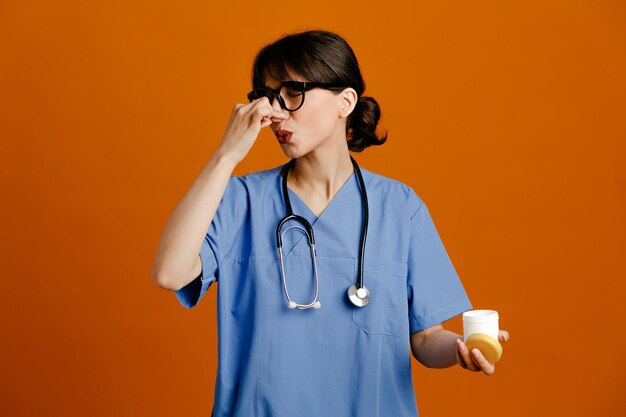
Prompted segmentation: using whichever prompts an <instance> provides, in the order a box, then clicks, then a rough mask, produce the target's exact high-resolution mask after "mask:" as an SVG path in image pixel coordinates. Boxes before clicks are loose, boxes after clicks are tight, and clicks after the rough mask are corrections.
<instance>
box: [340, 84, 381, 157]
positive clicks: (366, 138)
mask: <svg viewBox="0 0 626 417" xmlns="http://www.w3.org/2000/svg"><path fill="white" fill-rule="evenodd" d="M379 120H380V107H379V106H378V102H377V101H376V99H374V98H373V97H369V96H360V97H359V99H358V101H357V103H356V105H355V108H354V110H353V111H352V113H350V115H349V116H348V121H347V123H346V131H347V132H348V134H349V138H348V149H350V150H351V151H353V152H361V151H363V150H364V149H365V148H367V147H368V146H372V145H382V144H383V143H385V142H386V141H387V133H385V134H384V135H383V136H381V137H378V136H377V135H376V126H377V125H378V121H379Z"/></svg>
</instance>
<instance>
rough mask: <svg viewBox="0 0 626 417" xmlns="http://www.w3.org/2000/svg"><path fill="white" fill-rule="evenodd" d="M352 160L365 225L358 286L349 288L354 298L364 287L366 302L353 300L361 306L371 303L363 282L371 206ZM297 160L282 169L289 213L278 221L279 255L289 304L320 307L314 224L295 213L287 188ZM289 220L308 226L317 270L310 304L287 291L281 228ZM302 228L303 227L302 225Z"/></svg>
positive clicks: (360, 176)
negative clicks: (304, 302) (293, 299)
mask: <svg viewBox="0 0 626 417" xmlns="http://www.w3.org/2000/svg"><path fill="white" fill-rule="evenodd" d="M350 160H351V162H352V166H353V167H354V172H355V173H356V177H357V180H358V182H359V187H360V189H361V203H362V206H363V225H362V227H361V240H360V252H359V264H358V276H357V285H356V286H354V285H353V286H352V287H351V288H350V289H349V296H350V294H353V295H351V296H350V299H351V300H352V298H353V297H356V295H354V294H360V293H361V292H360V291H359V292H358V293H357V291H358V290H360V289H361V288H363V290H361V291H364V293H365V294H367V300H366V302H365V303H359V302H358V301H359V299H358V298H357V299H356V300H357V301H354V300H352V302H353V303H354V304H355V305H357V306H359V307H360V306H363V305H367V304H368V303H369V291H367V288H365V287H364V282H363V260H364V258H365V241H366V239H367V228H368V222H369V207H368V201H367V191H366V190H365V181H363V175H362V174H361V169H360V168H359V165H358V164H357V163H356V161H355V160H354V158H353V157H352V156H350ZM295 161H296V160H295V158H292V159H291V160H290V161H289V162H288V163H286V164H285V165H284V166H283V168H282V171H281V172H282V177H283V178H282V192H283V199H284V202H285V207H286V209H287V215H286V216H285V217H283V218H282V219H281V220H280V222H279V223H278V226H277V227H276V246H277V248H278V255H279V259H280V267H281V277H282V281H283V290H284V292H285V296H286V297H287V300H289V306H290V307H291V308H294V307H295V308H298V309H305V308H311V307H317V308H319V306H320V304H319V302H318V301H317V295H318V288H319V282H318V277H317V262H316V259H315V258H316V257H315V236H314V233H313V226H312V225H311V223H309V221H308V220H307V219H306V218H304V217H302V216H299V215H297V214H294V212H293V208H292V206H291V200H290V198H289V190H288V188H287V176H288V173H289V170H290V169H291V168H292V166H293V164H294V163H295ZM289 220H295V221H297V222H298V223H300V224H301V225H303V226H304V227H305V228H306V229H305V233H306V235H307V239H308V240H309V245H310V247H311V256H312V257H313V267H314V271H315V297H314V299H313V301H312V302H311V303H309V304H297V303H295V302H294V301H292V300H291V298H290V297H289V292H288V291H287V284H286V280H285V269H284V264H283V250H282V248H283V239H282V233H281V230H282V227H283V225H284V224H285V223H286V222H287V221H289ZM292 227H296V226H292ZM290 228H291V227H289V228H287V230H289V229H290ZM300 229H302V228H301V227H300Z"/></svg>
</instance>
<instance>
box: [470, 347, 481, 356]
mask: <svg viewBox="0 0 626 417" xmlns="http://www.w3.org/2000/svg"><path fill="white" fill-rule="evenodd" d="M472 353H473V354H474V356H476V357H478V356H480V353H478V349H474V350H473V351H472Z"/></svg>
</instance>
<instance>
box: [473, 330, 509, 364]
mask: <svg viewBox="0 0 626 417" xmlns="http://www.w3.org/2000/svg"><path fill="white" fill-rule="evenodd" d="M465 345H466V346H467V348H468V349H469V351H470V352H471V351H472V349H478V350H480V353H482V354H483V356H484V357H485V359H487V360H488V361H489V363H496V362H498V360H500V357H501V356H502V345H501V344H500V342H498V341H497V340H496V339H494V338H493V337H491V336H489V335H488V334H484V333H472V334H471V335H469V336H468V338H467V340H466V341H465Z"/></svg>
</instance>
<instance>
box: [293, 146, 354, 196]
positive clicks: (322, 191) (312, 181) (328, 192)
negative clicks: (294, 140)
mask: <svg viewBox="0 0 626 417" xmlns="http://www.w3.org/2000/svg"><path fill="white" fill-rule="evenodd" d="M353 172H354V167H353V166H352V161H351V160H350V153H349V152H348V148H347V147H345V148H344V149H342V150H337V151H335V152H326V151H320V152H316V151H315V150H314V151H312V152H309V153H308V154H306V155H303V156H301V157H300V158H298V159H296V161H295V164H294V165H293V167H292V169H291V170H290V171H289V177H288V178H287V182H288V184H292V185H294V186H295V188H298V189H300V190H303V191H306V192H309V193H313V194H315V195H318V196H324V197H325V198H326V199H328V200H330V199H331V198H332V197H333V196H334V195H335V194H336V192H337V190H339V189H340V188H341V187H342V186H343V185H344V184H345V182H346V181H347V180H348V178H350V176H351V175H352V173H353Z"/></svg>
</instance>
